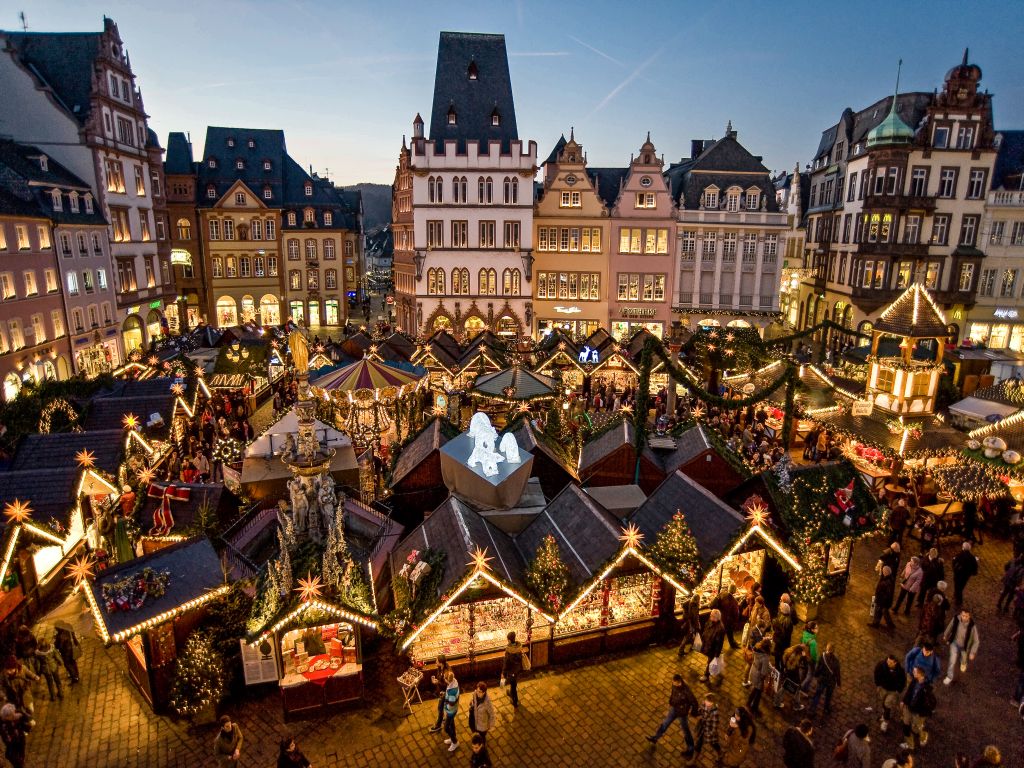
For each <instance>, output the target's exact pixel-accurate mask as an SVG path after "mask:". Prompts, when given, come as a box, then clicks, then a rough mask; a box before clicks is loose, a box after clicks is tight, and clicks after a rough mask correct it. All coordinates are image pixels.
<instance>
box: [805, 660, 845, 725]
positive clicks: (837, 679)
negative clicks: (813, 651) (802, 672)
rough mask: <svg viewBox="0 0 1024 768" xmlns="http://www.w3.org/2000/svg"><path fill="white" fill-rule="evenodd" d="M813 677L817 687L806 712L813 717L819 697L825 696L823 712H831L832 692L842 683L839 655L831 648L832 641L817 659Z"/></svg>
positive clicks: (828, 713) (816, 710) (827, 713)
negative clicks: (809, 709)
mask: <svg viewBox="0 0 1024 768" xmlns="http://www.w3.org/2000/svg"><path fill="white" fill-rule="evenodd" d="M814 677H815V678H816V679H817V681H818V687H817V689H816V690H815V691H814V697H813V698H812V699H811V711H810V712H809V713H808V715H809V716H810V717H814V716H815V714H817V712H818V702H819V701H820V700H821V697H822V696H824V697H825V714H826V715H830V714H832V694H834V693H835V691H836V688H838V687H840V686H841V685H842V684H843V678H842V672H841V670H840V667H839V657H838V656H836V654H835V651H834V650H833V649H832V643H828V644H826V645H825V652H824V653H823V654H821V658H819V659H818V664H817V666H816V667H815V669H814Z"/></svg>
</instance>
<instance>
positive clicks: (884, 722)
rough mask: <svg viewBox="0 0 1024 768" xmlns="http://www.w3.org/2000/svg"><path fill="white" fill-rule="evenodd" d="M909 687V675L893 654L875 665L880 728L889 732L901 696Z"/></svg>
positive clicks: (883, 731)
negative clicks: (890, 722)
mask: <svg viewBox="0 0 1024 768" xmlns="http://www.w3.org/2000/svg"><path fill="white" fill-rule="evenodd" d="M906 685H907V673H906V672H905V671H904V669H903V666H902V665H901V664H900V660H899V659H897V658H896V657H895V656H893V655H892V654H891V653H890V654H889V655H888V656H886V657H885V658H884V659H882V660H881V661H880V662H878V663H877V664H876V665H875V693H876V700H877V706H878V709H879V710H880V711H881V713H882V718H881V721H880V723H879V727H880V728H881V730H882V733H885V732H886V731H887V730H889V721H890V720H892V713H893V710H895V709H896V707H897V705H898V704H899V703H900V694H901V693H903V689H904V688H905V687H906Z"/></svg>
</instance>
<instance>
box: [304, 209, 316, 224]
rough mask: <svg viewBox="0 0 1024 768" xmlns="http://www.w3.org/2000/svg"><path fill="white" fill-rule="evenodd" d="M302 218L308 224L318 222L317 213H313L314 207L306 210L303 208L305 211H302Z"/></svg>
mask: <svg viewBox="0 0 1024 768" xmlns="http://www.w3.org/2000/svg"><path fill="white" fill-rule="evenodd" d="M302 220H303V221H304V222H305V223H306V224H315V223H316V217H315V214H314V213H313V209H312V208H306V209H305V210H303V212H302Z"/></svg>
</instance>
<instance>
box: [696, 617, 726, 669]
mask: <svg viewBox="0 0 1024 768" xmlns="http://www.w3.org/2000/svg"><path fill="white" fill-rule="evenodd" d="M701 639H702V640H703V645H702V647H701V649H700V652H701V653H703V654H704V655H705V656H706V657H707V660H708V662H707V666H706V667H704V674H703V676H701V678H700V681H701V682H702V683H706V682H709V681H710V680H711V661H712V660H713V659H717V658H718V657H719V656H721V655H722V648H724V647H725V627H723V626H722V612H721V611H719V610H718V609H717V608H716V609H714V610H712V611H711V614H710V615H709V616H708V623H707V624H705V625H704V632H703V633H701Z"/></svg>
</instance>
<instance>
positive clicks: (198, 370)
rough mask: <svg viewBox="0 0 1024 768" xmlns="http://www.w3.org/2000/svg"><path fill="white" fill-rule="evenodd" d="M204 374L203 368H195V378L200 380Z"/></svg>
mask: <svg viewBox="0 0 1024 768" xmlns="http://www.w3.org/2000/svg"><path fill="white" fill-rule="evenodd" d="M205 373H206V371H204V370H203V366H201V365H197V366H196V376H198V377H199V378H200V379H201V378H203V374H205Z"/></svg>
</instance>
